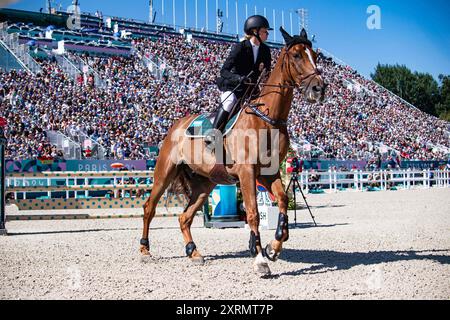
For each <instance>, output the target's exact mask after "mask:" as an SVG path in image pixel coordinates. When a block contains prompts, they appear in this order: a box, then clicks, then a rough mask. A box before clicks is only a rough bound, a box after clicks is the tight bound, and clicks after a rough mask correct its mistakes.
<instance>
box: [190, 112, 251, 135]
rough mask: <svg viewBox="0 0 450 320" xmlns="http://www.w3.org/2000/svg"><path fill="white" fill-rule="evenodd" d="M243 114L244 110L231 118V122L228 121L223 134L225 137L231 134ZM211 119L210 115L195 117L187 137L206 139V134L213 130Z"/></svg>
mask: <svg viewBox="0 0 450 320" xmlns="http://www.w3.org/2000/svg"><path fill="white" fill-rule="evenodd" d="M241 112H242V110H241V111H239V113H238V114H236V115H235V116H234V117H233V118H231V119H230V121H228V123H227V125H226V126H225V132H224V134H223V136H224V137H225V136H226V135H228V134H229V133H230V132H231V129H233V127H234V125H235V124H236V122H237V119H238V118H239V115H240V114H241ZM209 119H210V118H209V114H201V115H198V116H197V117H195V119H194V120H192V122H191V124H190V125H189V127H187V129H186V137H189V138H204V137H205V136H206V133H207V132H208V131H209V130H211V129H212V123H211V121H210V120H209Z"/></svg>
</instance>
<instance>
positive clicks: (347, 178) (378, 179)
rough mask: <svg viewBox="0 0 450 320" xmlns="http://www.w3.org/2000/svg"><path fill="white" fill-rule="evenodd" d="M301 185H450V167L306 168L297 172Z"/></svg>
mask: <svg viewBox="0 0 450 320" xmlns="http://www.w3.org/2000/svg"><path fill="white" fill-rule="evenodd" d="M298 182H299V183H300V185H301V186H302V188H304V189H306V190H308V191H310V190H313V189H327V190H329V191H332V192H333V191H334V192H337V191H338V190H341V189H342V188H344V189H353V190H355V191H364V190H366V189H367V188H368V187H375V188H379V189H380V190H389V189H391V188H392V187H395V188H402V189H413V188H431V187H440V188H448V187H450V170H429V169H428V170H411V169H406V170H395V171H392V170H378V171H361V170H358V171H334V170H333V171H332V170H329V171H327V172H315V171H313V172H312V171H308V170H305V171H303V172H302V173H299V174H298Z"/></svg>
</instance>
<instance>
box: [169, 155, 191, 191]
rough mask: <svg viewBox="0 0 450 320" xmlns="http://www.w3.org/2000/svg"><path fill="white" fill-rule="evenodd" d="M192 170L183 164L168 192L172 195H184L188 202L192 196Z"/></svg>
mask: <svg viewBox="0 0 450 320" xmlns="http://www.w3.org/2000/svg"><path fill="white" fill-rule="evenodd" d="M192 174H193V172H192V170H191V169H190V168H189V166H188V165H186V164H184V163H183V164H181V165H180V166H179V168H178V173H177V175H176V177H175V179H174V180H173V182H172V183H171V184H170V186H169V188H168V190H167V192H168V193H171V194H183V195H184V196H185V197H186V198H187V199H188V200H190V199H191V196H192V186H191V180H192Z"/></svg>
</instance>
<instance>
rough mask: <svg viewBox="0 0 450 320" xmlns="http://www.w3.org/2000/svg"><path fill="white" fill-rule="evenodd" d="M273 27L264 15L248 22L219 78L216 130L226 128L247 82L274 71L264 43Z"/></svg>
mask: <svg viewBox="0 0 450 320" xmlns="http://www.w3.org/2000/svg"><path fill="white" fill-rule="evenodd" d="M269 30H273V29H272V28H270V26H269V22H268V21H267V19H266V18H265V17H263V16H260V15H254V16H251V17H249V18H248V19H247V20H246V21H245V24H244V31H245V34H246V36H245V40H244V41H242V42H240V43H238V44H236V45H235V46H234V47H233V49H232V50H231V52H230V55H229V56H228V58H227V59H226V61H225V63H224V65H223V67H222V69H221V71H220V77H219V78H218V79H217V85H218V87H219V90H220V91H222V95H221V99H220V101H221V104H220V106H219V108H218V110H217V111H216V117H215V119H214V123H213V128H214V129H216V130H221V131H222V130H223V127H224V126H225V123H226V121H227V119H228V118H229V116H230V112H231V111H232V109H233V107H234V105H235V104H236V103H237V102H238V101H239V99H241V98H242V97H243V96H244V94H245V93H246V91H247V88H248V85H246V83H250V82H251V83H256V82H257V80H258V78H259V77H260V75H261V72H262V71H263V69H266V70H268V71H270V68H271V67H270V65H271V62H272V57H271V54H270V49H269V47H268V46H267V45H266V44H264V42H265V41H266V40H267V38H268V37H269ZM249 74H250V76H249ZM238 85H240V86H239V87H238V88H237V89H236V90H234V89H235V88H236V87H237V86H238ZM233 90H234V91H233ZM207 141H210V140H209V139H207Z"/></svg>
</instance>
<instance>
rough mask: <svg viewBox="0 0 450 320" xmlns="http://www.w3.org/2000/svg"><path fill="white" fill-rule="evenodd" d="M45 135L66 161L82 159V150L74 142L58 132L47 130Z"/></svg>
mask: <svg viewBox="0 0 450 320" xmlns="http://www.w3.org/2000/svg"><path fill="white" fill-rule="evenodd" d="M46 134H47V139H48V140H49V142H50V143H51V144H53V145H55V146H56V148H57V149H58V150H62V151H63V152H64V158H65V159H66V160H79V159H82V148H81V146H80V144H78V143H76V142H74V141H73V140H71V139H70V138H69V137H67V136H66V135H64V134H62V133H61V132H59V131H51V130H48V131H46Z"/></svg>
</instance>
